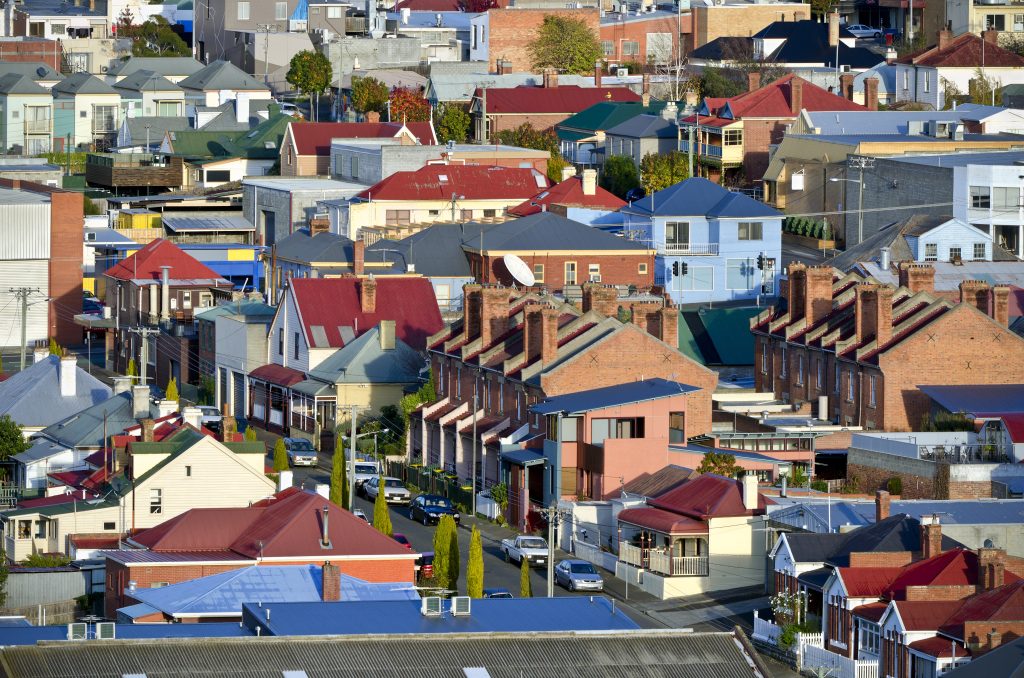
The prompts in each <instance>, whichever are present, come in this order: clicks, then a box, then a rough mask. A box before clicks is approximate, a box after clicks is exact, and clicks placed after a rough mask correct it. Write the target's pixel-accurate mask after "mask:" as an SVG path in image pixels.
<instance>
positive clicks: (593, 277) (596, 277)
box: [590, 273, 601, 283]
mask: <svg viewBox="0 0 1024 678" xmlns="http://www.w3.org/2000/svg"><path fill="white" fill-rule="evenodd" d="M590 282H592V283H599V282H601V274H600V273H594V274H593V275H591V276H590Z"/></svg>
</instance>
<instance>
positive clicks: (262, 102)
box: [197, 99, 274, 132]
mask: <svg viewBox="0 0 1024 678" xmlns="http://www.w3.org/2000/svg"><path fill="white" fill-rule="evenodd" d="M273 103H274V100H273V99H250V100H249V119H248V120H246V121H245V122H238V118H237V116H236V115H235V102H234V101H226V102H224V103H223V104H221V105H220V106H211V107H209V108H208V109H207V107H205V106H204V107H202V108H204V109H207V110H213V111H220V113H218V114H217V115H216V116H215V117H214V118H213V119H211V120H210V121H209V122H207V123H206V124H205V125H203V126H202V127H200V128H199V129H200V130H202V131H203V132H242V131H244V130H247V129H252V128H253V127H255V126H256V125H258V124H260V123H261V122H263V121H264V120H268V119H270V106H271V105H272V104H273ZM197 108H198V107H197ZM261 114H263V115H261Z"/></svg>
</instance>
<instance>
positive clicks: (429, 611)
mask: <svg viewBox="0 0 1024 678" xmlns="http://www.w3.org/2000/svg"><path fill="white" fill-rule="evenodd" d="M420 614H422V615H423V616H424V617H440V616H441V598H440V597H439V596H428V597H426V598H423V599H422V600H420Z"/></svg>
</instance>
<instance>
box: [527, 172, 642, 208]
mask: <svg viewBox="0 0 1024 678" xmlns="http://www.w3.org/2000/svg"><path fill="white" fill-rule="evenodd" d="M541 205H546V206H548V207H549V208H550V206H551V205H568V206H570V207H590V208H592V209H603V210H611V211H613V212H617V211H618V210H619V209H621V208H622V207H625V205H626V201H625V200H622V199H621V198H619V197H618V196H616V195H614V194H612V193H610V192H608V191H606V190H605V189H603V188H601V187H600V186H598V187H597V190H595V191H594V195H584V193H583V178H582V177H569V178H568V179H566V180H565V181H562V182H560V183H557V184H555V185H554V186H552V187H551V188H549V189H547V190H545V191H541V192H540V193H538V194H537V195H535V196H533V197H532V198H530V199H529V200H527V201H525V202H523V203H522V204H520V205H516V206H515V207H512V208H509V210H508V213H509V214H512V215H515V216H517V217H525V216H529V215H531V214H536V213H537V212H540V211H541Z"/></svg>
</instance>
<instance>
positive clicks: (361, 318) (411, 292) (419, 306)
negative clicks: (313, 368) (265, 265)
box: [289, 276, 444, 351]
mask: <svg viewBox="0 0 1024 678" xmlns="http://www.w3.org/2000/svg"><path fill="white" fill-rule="evenodd" d="M367 280H368V279H366V278H362V279H360V278H356V277H344V278H293V279H292V281H291V285H290V286H289V293H290V294H291V295H292V298H293V299H294V301H295V304H296V307H297V308H298V311H299V316H300V317H301V319H302V327H303V331H304V332H305V335H306V342H307V345H309V346H311V347H319V348H327V347H331V348H341V347H342V346H344V345H345V343H346V341H350V340H351V338H354V337H355V336H357V335H359V334H361V333H363V332H366V331H367V330H369V329H371V328H372V327H375V326H376V325H377V324H379V323H380V321H381V320H394V321H395V336H397V337H398V338H399V339H401V340H402V341H404V342H405V343H407V344H409V346H411V347H412V348H413V349H415V350H417V351H420V350H423V348H424V347H425V346H426V341H427V337H429V336H431V335H432V334H435V333H436V332H438V331H439V330H440V329H441V328H442V327H443V326H444V324H443V322H442V321H441V312H440V310H439V309H438V307H437V297H436V296H435V295H434V288H433V286H432V285H431V284H430V281H429V280H428V279H426V278H404V277H402V278H399V277H390V276H381V277H378V278H376V279H375V282H376V286H377V293H376V294H377V300H376V307H375V308H376V310H375V311H373V312H369V313H367V312H364V311H363V310H362V306H361V303H360V295H361V294H363V292H362V289H363V287H364V286H365V285H366V284H367ZM343 327H347V328H351V331H352V334H351V338H349V339H346V338H345V337H346V335H347V334H348V332H347V331H345V332H344V333H343V331H342V328H343Z"/></svg>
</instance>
